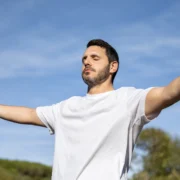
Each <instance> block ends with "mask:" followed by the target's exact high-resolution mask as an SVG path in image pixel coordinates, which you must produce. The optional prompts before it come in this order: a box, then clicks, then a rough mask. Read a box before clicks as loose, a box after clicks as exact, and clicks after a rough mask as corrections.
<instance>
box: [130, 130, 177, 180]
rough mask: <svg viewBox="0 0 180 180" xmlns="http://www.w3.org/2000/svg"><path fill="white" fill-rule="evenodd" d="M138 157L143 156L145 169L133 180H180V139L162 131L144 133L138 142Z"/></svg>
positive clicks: (145, 131)
mask: <svg viewBox="0 0 180 180" xmlns="http://www.w3.org/2000/svg"><path fill="white" fill-rule="evenodd" d="M136 147H137V150H138V151H139V150H140V151H139V152H140V153H138V151H136V157H138V156H141V159H142V162H141V163H142V166H143V169H142V170H141V171H140V172H138V173H136V174H134V175H133V177H132V180H176V179H177V180H179V179H180V139H179V138H178V137H176V138H172V137H171V136H170V135H169V134H168V133H166V132H164V131H163V130H161V129H155V128H149V129H145V130H143V131H142V133H141V135H140V137H139V139H138V142H137V146H136ZM138 154H140V155H138Z"/></svg>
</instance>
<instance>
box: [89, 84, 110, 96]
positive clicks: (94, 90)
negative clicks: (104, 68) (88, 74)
mask: <svg viewBox="0 0 180 180" xmlns="http://www.w3.org/2000/svg"><path fill="white" fill-rule="evenodd" d="M112 90H114V87H113V84H106V83H103V84H99V85H96V86H93V87H88V94H99V93H104V92H108V91H112Z"/></svg>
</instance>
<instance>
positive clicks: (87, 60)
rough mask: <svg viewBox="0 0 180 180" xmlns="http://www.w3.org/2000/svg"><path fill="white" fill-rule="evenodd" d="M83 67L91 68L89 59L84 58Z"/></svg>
mask: <svg viewBox="0 0 180 180" xmlns="http://www.w3.org/2000/svg"><path fill="white" fill-rule="evenodd" d="M84 66H85V67H87V66H91V61H90V58H88V57H87V58H86V59H84Z"/></svg>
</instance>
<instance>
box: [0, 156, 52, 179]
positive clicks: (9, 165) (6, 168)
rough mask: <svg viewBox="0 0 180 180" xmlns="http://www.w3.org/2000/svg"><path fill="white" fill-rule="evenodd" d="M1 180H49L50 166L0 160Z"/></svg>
mask: <svg viewBox="0 0 180 180" xmlns="http://www.w3.org/2000/svg"><path fill="white" fill-rule="evenodd" d="M0 179H1V180H50V179H51V167H48V166H45V165H42V164H38V163H31V162H26V161H10V160H4V159H1V160H0Z"/></svg>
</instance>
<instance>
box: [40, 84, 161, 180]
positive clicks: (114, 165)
mask: <svg viewBox="0 0 180 180" xmlns="http://www.w3.org/2000/svg"><path fill="white" fill-rule="evenodd" d="M150 89H151V88H148V89H145V90H143V89H136V88H134V87H121V88H119V89H117V90H113V91H109V92H105V93H100V94H94V95H90V94H86V96H84V97H80V96H73V97H71V98H69V99H67V100H65V101H61V102H60V103H57V104H54V105H52V106H45V107H38V108H37V109H36V111H37V114H38V116H39V118H40V119H41V121H42V122H43V123H44V124H45V125H46V126H47V127H48V128H49V130H50V133H51V134H53V133H54V134H55V151H54V162H53V173H52V180H119V179H121V180H126V179H127V172H128V169H129V165H130V162H131V157H132V151H133V148H134V145H135V143H136V139H137V137H138V135H139V133H140V132H141V130H142V128H143V125H144V124H146V123H148V122H149V121H150V120H148V119H147V117H146V116H145V112H144V108H145V98H146V95H147V93H148V92H149V90H150ZM157 116H158V114H156V115H154V117H153V118H155V117H157Z"/></svg>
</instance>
